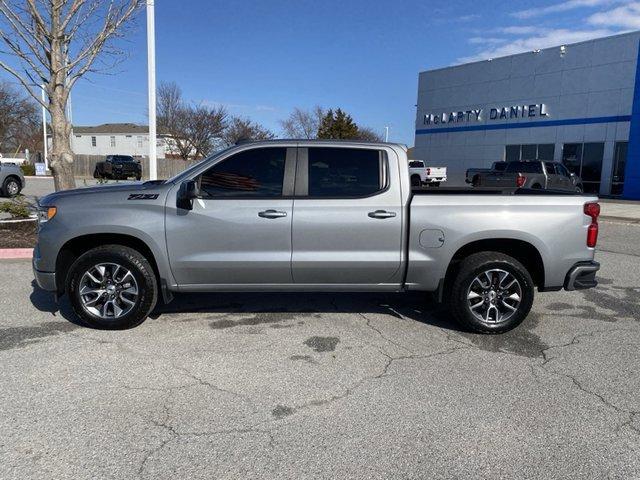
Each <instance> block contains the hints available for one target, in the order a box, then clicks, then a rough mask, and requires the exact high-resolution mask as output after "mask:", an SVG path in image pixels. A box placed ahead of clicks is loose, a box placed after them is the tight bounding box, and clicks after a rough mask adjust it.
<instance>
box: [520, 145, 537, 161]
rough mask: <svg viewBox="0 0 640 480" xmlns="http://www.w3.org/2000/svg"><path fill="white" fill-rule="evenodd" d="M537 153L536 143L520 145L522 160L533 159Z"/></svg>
mask: <svg viewBox="0 0 640 480" xmlns="http://www.w3.org/2000/svg"><path fill="white" fill-rule="evenodd" d="M537 155H538V146H537V145H522V160H535V159H536V157H537Z"/></svg>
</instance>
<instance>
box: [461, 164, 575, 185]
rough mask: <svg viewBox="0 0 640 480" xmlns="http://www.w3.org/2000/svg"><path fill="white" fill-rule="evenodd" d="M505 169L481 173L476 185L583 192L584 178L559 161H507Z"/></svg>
mask: <svg viewBox="0 0 640 480" xmlns="http://www.w3.org/2000/svg"><path fill="white" fill-rule="evenodd" d="M506 163H507V165H506V167H505V168H504V170H503V171H491V172H487V173H479V174H478V175H477V177H478V178H477V180H476V182H475V183H474V186H476V187H488V188H511V187H518V188H531V189H542V190H561V191H568V192H577V193H582V180H581V179H580V177H578V176H576V175H575V174H573V173H570V172H569V170H567V167H565V166H564V165H563V164H561V163H559V162H545V161H541V160H531V161H521V162H506Z"/></svg>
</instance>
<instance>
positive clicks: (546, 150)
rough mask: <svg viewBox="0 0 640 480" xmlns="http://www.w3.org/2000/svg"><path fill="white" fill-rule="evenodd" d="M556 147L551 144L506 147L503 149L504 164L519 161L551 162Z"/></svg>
mask: <svg viewBox="0 0 640 480" xmlns="http://www.w3.org/2000/svg"><path fill="white" fill-rule="evenodd" d="M555 150H556V146H555V144H553V143H541V144H531V145H507V146H506V147H505V148H504V160H505V162H517V161H520V160H553V154H554V153H555Z"/></svg>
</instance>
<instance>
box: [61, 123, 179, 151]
mask: <svg viewBox="0 0 640 480" xmlns="http://www.w3.org/2000/svg"><path fill="white" fill-rule="evenodd" d="M50 142H51V138H49V145H50ZM170 144H171V139H170V137H168V136H167V135H163V134H161V133H158V136H157V155H158V158H165V157H166V156H167V153H170ZM71 148H72V150H73V153H74V154H76V155H100V156H106V155H131V156H133V157H146V156H147V155H148V154H149V127H148V126H147V125H136V124H134V123H105V124H102V125H97V126H95V127H86V126H74V127H73V135H72V136H71Z"/></svg>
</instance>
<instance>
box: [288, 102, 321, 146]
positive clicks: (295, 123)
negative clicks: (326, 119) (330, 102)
mask: <svg viewBox="0 0 640 480" xmlns="http://www.w3.org/2000/svg"><path fill="white" fill-rule="evenodd" d="M324 114H325V112H324V110H323V109H322V108H321V107H319V106H318V105H316V106H315V107H313V109H311V110H302V109H301V108H297V107H296V108H294V109H293V112H291V114H290V115H289V117H288V118H287V119H286V120H281V121H280V125H281V126H282V130H283V131H284V134H285V135H286V136H287V137H289V138H305V139H311V138H317V137H318V129H319V128H320V122H321V121H322V117H323V116H324Z"/></svg>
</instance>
